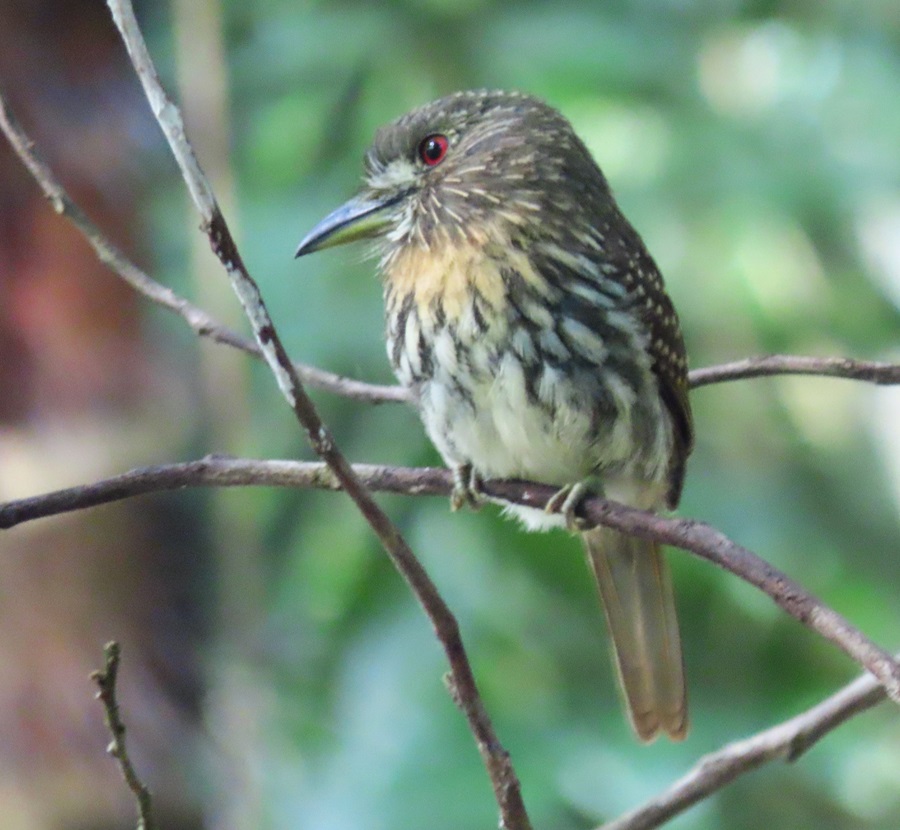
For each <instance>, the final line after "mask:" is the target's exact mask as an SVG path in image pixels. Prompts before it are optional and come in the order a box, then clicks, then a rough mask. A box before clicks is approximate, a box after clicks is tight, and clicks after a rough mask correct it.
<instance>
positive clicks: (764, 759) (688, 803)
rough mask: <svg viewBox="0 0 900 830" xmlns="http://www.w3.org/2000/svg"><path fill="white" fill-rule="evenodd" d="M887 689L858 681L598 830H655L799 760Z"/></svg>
mask: <svg viewBox="0 0 900 830" xmlns="http://www.w3.org/2000/svg"><path fill="white" fill-rule="evenodd" d="M897 657H898V659H900V655H898V656H897ZM884 698H885V691H884V687H883V686H879V685H878V683H877V682H876V681H875V679H874V678H873V677H871V675H863V676H862V677H858V678H857V679H856V680H854V681H853V682H852V683H850V684H848V685H847V686H845V687H844V688H843V689H841V690H840V691H839V692H836V693H835V694H833V695H831V697H828V698H826V699H825V700H823V701H822V702H821V703H819V704H817V705H816V706H813V707H812V708H811V709H807V710H806V711H805V712H802V713H801V714H799V715H796V716H795V717H793V718H791V719H790V720H787V721H784V723H780V724H778V725H777V726H773V727H771V728H769V729H766V730H764V731H763V732H759V733H757V734H756V735H753V736H752V737H750V738H746V739H745V740H742V741H735V742H734V743H731V744H728V745H727V746H725V747H723V748H722V749H720V750H718V751H717V752H713V753H710V754H709V755H706V756H704V757H703V758H701V759H700V760H699V761H698V762H697V764H695V766H694V767H693V768H692V769H691V770H690V772H688V773H687V775H685V776H683V777H682V778H680V779H679V780H678V781H676V782H675V783H673V784H672V785H671V786H670V787H669V788H668V789H666V790H665V791H664V792H662V793H660V794H659V795H657V796H656V797H654V798H653V799H651V800H650V801H648V802H647V803H646V804H644V805H642V806H641V807H639V808H637V809H636V810H632V811H631V812H629V813H626V814H625V815H623V816H620V817H619V818H617V819H614V820H613V821H609V822H607V823H606V824H604V825H603V826H602V827H600V828H598V830H652V828H654V827H660V826H661V825H663V824H664V823H665V822H667V821H668V820H669V819H670V818H672V817H673V816H676V815H678V814H679V813H683V812H684V811H685V810H687V809H688V808H689V807H692V806H693V805H694V804H696V803H697V802H698V801H702V800H703V799H704V798H707V797H708V796H710V795H712V793H714V792H716V791H717V790H720V789H722V788H723V787H724V786H726V785H727V784H730V783H731V782H732V781H734V780H735V779H736V778H738V777H739V776H741V775H743V774H744V773H746V772H750V771H751V770H754V769H757V768H758V767H761V766H762V765H763V764H767V763H769V762H770V761H777V760H783V761H786V762H792V761H796V760H797V759H798V758H799V757H800V756H801V755H803V754H804V753H805V752H807V751H808V750H809V749H811V748H812V746H813V745H814V744H816V743H817V742H818V741H819V740H821V739H822V738H823V737H824V736H825V735H827V734H828V733H829V732H831V731H832V730H833V729H836V728H837V727H838V726H840V725H841V724H842V723H844V722H845V721H847V720H849V719H850V718H852V717H853V716H854V715H858V714H859V713H860V712H865V711H866V710H867V709H871V708H872V707H873V706H876V705H877V704H879V703H881V702H882V701H883V700H884Z"/></svg>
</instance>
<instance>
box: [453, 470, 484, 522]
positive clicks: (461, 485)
mask: <svg viewBox="0 0 900 830" xmlns="http://www.w3.org/2000/svg"><path fill="white" fill-rule="evenodd" d="M483 501H484V493H483V492H482V489H481V477H480V476H479V475H478V473H476V472H475V470H474V469H472V465H471V464H460V465H459V466H457V467H454V468H453V492H451V493H450V509H451V510H454V511H455V510H461V509H462V508H463V507H469V508H471V509H472V510H480V509H481V504H482V502H483Z"/></svg>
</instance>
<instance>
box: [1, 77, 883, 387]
mask: <svg viewBox="0 0 900 830" xmlns="http://www.w3.org/2000/svg"><path fill="white" fill-rule="evenodd" d="M0 129H2V130H3V132H4V133H5V134H6V137H7V139H8V140H9V142H10V145H11V146H12V148H13V150H14V151H15V152H16V153H17V154H18V156H19V158H20V159H21V160H22V163H23V164H24V165H25V167H26V168H27V169H28V171H29V172H30V173H31V175H32V176H33V177H34V179H35V181H36V182H37V183H38V185H40V187H41V190H42V191H43V192H44V195H45V196H46V197H47V199H48V200H49V201H50V203H51V205H52V206H53V209H54V210H55V211H56V212H57V213H58V214H60V215H61V216H63V217H64V218H66V219H68V220H69V221H70V222H71V223H72V224H73V225H74V226H75V227H76V228H77V229H78V230H79V231H81V233H82V235H83V236H84V237H85V239H87V241H88V243H89V244H90V245H91V247H92V248H93V249H94V251H95V253H96V254H97V257H98V259H99V260H100V261H101V262H103V263H104V264H105V265H106V266H107V267H109V268H110V269H112V271H113V272H114V273H115V274H116V275H118V276H119V277H120V278H121V279H123V280H124V281H125V282H126V283H128V285H130V286H131V287H132V288H133V289H134V290H135V291H137V292H139V293H140V294H142V295H143V296H144V297H146V298H147V299H148V300H150V301H151V302H153V303H156V304H157V305H159V306H161V307H163V308H165V309H168V310H169V311H172V312H174V313H175V314H177V315H178V316H179V317H181V318H182V319H183V320H184V321H185V322H186V323H187V324H188V326H190V328H191V330H192V331H193V332H194V333H195V334H196V335H197V336H199V337H206V338H209V339H210V340H212V341H214V342H216V343H221V344H223V345H225V346H231V347H232V348H235V349H239V350H240V351H243V352H246V353H247V354H249V355H251V356H252V357H256V358H262V356H263V354H262V350H261V349H260V348H259V346H258V345H257V344H256V343H255V342H254V341H253V340H251V339H250V338H248V337H245V336H244V335H242V334H239V333H238V332H236V331H234V330H233V329H230V328H228V327H227V326H225V325H222V324H221V323H219V322H217V321H216V320H215V319H214V318H213V317H212V316H211V315H209V314H207V313H206V312H205V311H204V310H203V309H202V308H200V307H199V306H196V305H194V304H193V303H191V302H190V301H189V300H187V299H186V298H184V297H182V296H180V295H179V294H177V293H176V292H174V291H172V289H170V288H168V287H167V286H164V285H162V284H161V283H159V282H157V281H156V280H154V279H152V278H151V277H150V276H149V275H148V274H147V273H146V272H145V271H143V270H142V269H140V268H138V266H137V265H135V264H134V263H133V262H132V261H131V260H129V259H128V257H126V256H125V254H124V253H123V252H122V251H120V250H119V249H118V248H117V246H115V245H114V244H113V243H112V242H111V241H110V240H109V239H108V238H107V237H106V236H105V235H104V234H103V232H102V231H101V230H100V229H99V228H98V227H97V226H96V225H95V224H94V223H93V222H92V221H91V220H90V219H89V218H88V216H87V215H86V214H85V213H84V211H83V210H81V208H80V207H79V206H78V205H77V204H76V203H75V202H73V201H72V199H71V197H70V196H69V195H68V193H66V191H65V189H64V188H63V186H62V185H61V184H60V182H59V180H58V179H57V178H56V177H55V176H54V174H53V171H52V170H51V169H50V168H49V167H48V166H47V164H46V163H45V162H44V161H43V159H42V158H41V157H40V154H39V153H38V152H37V150H36V148H35V146H34V142H32V141H31V139H29V137H28V136H27V135H26V133H25V131H24V130H23V129H22V127H21V125H20V124H19V123H18V121H17V120H16V118H15V117H14V116H13V114H12V112H11V111H10V109H9V106H8V105H7V103H6V101H5V100H4V99H3V96H2V95H0ZM294 368H295V370H296V371H297V374H298V375H299V376H300V379H301V380H302V381H303V382H304V383H306V384H308V385H309V386H312V387H314V388H316V389H323V390H325V391H328V392H331V393H333V394H335V395H340V396H342V397H345V398H349V399H351V400H357V401H361V402H364V403H371V404H380V403H402V402H409V401H410V399H411V396H410V393H409V391H408V390H407V389H405V388H403V387H402V386H396V385H380V384H372V383H366V382H364V381H359V380H354V379H352V378H346V377H342V376H341V375H337V374H335V373H334V372H328V371H326V370H324V369H319V368H316V367H314V366H309V365H306V364H303V363H294ZM773 375H819V376H823V377H834V378H846V379H848V380H858V381H865V382H869V383H876V384H883V385H891V384H900V364H896V363H884V362H876V361H865V360H852V359H850V358H844V357H807V356H800V355H766V356H763V357H751V358H747V359H745V360H738V361H735V362H733V363H723V364H720V365H718V366H707V367H705V368H701V369H694V370H692V371H691V372H690V376H689V380H690V385H691V387H692V388H694V389H697V388H700V387H701V386H709V385H711V384H714V383H723V382H725V381H734V380H745V379H749V378H758V377H770V376H773Z"/></svg>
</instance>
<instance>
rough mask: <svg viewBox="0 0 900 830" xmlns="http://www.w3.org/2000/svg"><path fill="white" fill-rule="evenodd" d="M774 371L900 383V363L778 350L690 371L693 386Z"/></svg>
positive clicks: (760, 375) (761, 375)
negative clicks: (794, 353) (803, 355)
mask: <svg viewBox="0 0 900 830" xmlns="http://www.w3.org/2000/svg"><path fill="white" fill-rule="evenodd" d="M771 375H819V376H822V377H832V378H846V379H847V380H861V381H866V382H867V383H877V384H881V385H884V386H891V385H894V384H898V383H900V363H879V362H876V361H872V360H851V359H850V358H847V357H801V356H798V355H789V354H775V355H767V356H764V357H748V358H746V359H745V360H736V361H735V362H734V363H723V364H721V365H719V366H708V367H706V368H705V369H694V370H693V371H692V372H691V373H690V383H691V387H692V388H693V389H697V388H699V387H701V386H708V385H709V384H711V383H722V382H724V381H728V380H746V379H748V378H760V377H769V376H771Z"/></svg>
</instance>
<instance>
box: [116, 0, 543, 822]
mask: <svg viewBox="0 0 900 830" xmlns="http://www.w3.org/2000/svg"><path fill="white" fill-rule="evenodd" d="M107 5H108V6H109V9H110V11H111V12H112V16H113V20H114V22H115V24H116V26H117V28H118V29H119V32H120V34H121V36H122V40H123V42H124V44H125V47H126V49H127V50H128V54H129V56H130V57H131V62H132V64H133V65H134V68H135V71H136V72H137V75H138V78H139V80H140V82H141V85H142V86H143V88H144V92H145V94H146V96H147V100H148V101H149V103H150V107H151V109H152V110H153V113H154V115H155V116H156V120H157V121H158V123H159V125H160V127H161V128H162V131H163V134H164V135H165V137H166V140H167V141H168V143H169V147H170V148H171V150H172V154H173V155H174V156H175V159H176V161H177V162H178V166H179V168H180V169H181V173H182V177H183V178H184V181H185V184H186V185H187V187H188V190H189V191H190V194H191V197H192V199H193V201H194V204H195V206H196V208H197V211H198V212H199V214H200V216H201V219H202V226H203V230H204V231H205V233H206V234H207V236H208V237H209V240H210V245H211V246H212V249H213V252H214V253H215V254H216V256H217V257H218V258H219V260H220V261H221V262H222V265H223V266H224V267H225V271H226V273H227V275H228V278H229V280H230V282H231V286H232V288H233V289H234V291H235V293H236V294H237V296H238V299H239V300H240V303H241V306H242V307H243V309H244V313H245V314H246V315H247V318H248V319H249V320H250V323H251V325H252V327H253V334H254V336H255V338H256V341H257V343H258V344H259V347H260V349H261V350H262V353H263V356H264V358H265V360H266V362H267V363H268V365H269V368H270V369H271V371H272V374H273V375H274V376H275V380H276V381H277V383H278V386H279V388H280V389H281V393H282V395H283V396H284V398H285V399H286V400H287V402H288V404H289V405H290V407H291V409H292V410H293V412H294V415H295V416H296V418H297V421H298V422H299V424H300V425H301V426H302V428H303V429H304V430H305V431H306V434H307V437H308V439H309V442H310V444H311V446H312V447H313V449H314V450H315V452H316V454H317V455H318V456H319V457H320V458H321V459H322V460H323V461H324V462H325V463H326V464H327V465H328V467H329V468H330V470H331V472H332V473H333V474H334V476H335V478H336V479H337V480H338V481H339V482H340V484H341V487H342V488H343V489H344V491H345V492H346V493H347V495H349V496H350V498H351V499H353V501H354V502H355V504H356V506H357V507H358V509H359V511H360V512H361V513H362V515H363V516H364V517H365V519H366V521H368V523H369V525H370V526H371V527H372V529H373V531H374V532H375V534H376V535H377V536H378V538H379V539H380V540H381V543H382V545H383V547H384V549H385V551H386V552H387V554H388V556H389V557H390V558H391V560H392V562H393V563H394V566H395V567H396V568H397V570H398V571H399V572H400V573H401V574H402V576H403V578H404V579H405V580H406V581H407V583H408V584H409V586H410V588H411V589H412V590H413V592H414V593H415V595H416V598H417V599H418V600H419V602H420V604H421V605H422V608H423V609H424V611H425V613H426V615H427V616H428V618H429V619H430V620H431V623H432V625H433V626H434V629H435V632H436V634H437V636H438V639H439V640H440V642H441V645H442V646H443V648H444V651H445V653H446V657H447V661H448V663H449V664H450V672H451V676H452V682H453V686H454V688H455V690H456V692H457V695H456V696H455V699H456V701H457V702H458V704H459V705H460V708H461V710H462V712H463V714H464V715H465V717H466V720H467V722H468V725H469V729H470V730H471V732H472V734H473V736H474V737H475V742H476V744H477V746H478V749H479V751H480V753H481V757H482V761H483V762H484V765H485V768H486V770H487V772H488V776H489V777H490V780H491V784H492V785H493V788H494V797H495V799H496V801H497V805H498V807H499V809H500V820H501V826H502V827H504V828H507V829H508V830H530V827H531V824H530V821H529V819H528V814H527V813H526V811H525V804H524V802H523V801H522V795H521V788H520V785H519V780H518V778H517V777H516V774H515V771H514V770H513V767H512V764H511V762H510V759H509V754H508V753H507V752H506V750H505V749H504V748H503V747H502V745H501V744H500V741H499V739H498V738H497V735H496V733H495V731H494V727H493V725H492V723H491V720H490V718H489V717H488V715H487V712H486V711H485V709H484V705H483V703H482V700H481V697H480V694H479V692H478V687H477V685H476V683H475V677H474V674H473V673H472V668H471V666H470V664H469V661H468V658H467V656H466V652H465V649H464V647H463V643H462V638H461V637H460V632H459V625H458V623H457V621H456V618H455V617H454V616H453V614H452V612H451V611H450V609H449V607H448V606H447V604H446V603H445V602H444V600H443V598H442V597H441V596H440V594H439V593H438V591H437V588H436V587H435V585H434V583H433V582H432V581H431V578H430V577H429V576H428V574H427V573H426V571H425V569H424V568H423V567H422V565H421V563H420V562H419V560H418V559H417V558H416V557H415V555H414V554H413V552H412V550H411V549H410V548H409V546H408V545H407V543H406V541H405V540H404V539H403V537H402V536H401V535H400V532H399V531H398V530H397V528H396V527H395V526H394V525H393V524H392V523H391V521H390V519H389V518H388V517H387V515H386V514H385V513H384V511H383V510H382V509H381V508H380V507H379V506H378V504H377V503H376V502H375V500H374V499H373V498H372V495H371V493H370V492H369V491H368V489H367V488H366V486H365V485H364V484H363V483H362V481H360V479H359V478H358V477H357V475H356V474H355V473H354V471H353V468H352V467H351V466H350V464H349V462H348V461H347V459H346V458H345V457H344V455H343V454H342V453H341V452H340V450H339V449H338V448H337V445H336V444H335V442H334V439H333V438H332V436H331V434H330V432H329V431H328V429H327V427H326V426H325V424H324V423H323V422H322V420H321V418H320V417H319V414H318V412H317V411H316V409H315V406H314V405H313V402H312V401H311V400H310V398H309V396H308V395H307V393H306V390H305V389H304V388H303V384H302V382H301V380H300V378H299V376H298V374H297V372H296V370H295V369H294V366H293V363H292V362H291V360H290V358H289V357H288V354H287V352H286V350H285V348H284V345H283V344H282V342H281V339H280V338H279V336H278V333H277V331H276V330H275V326H274V324H273V322H272V319H271V316H270V315H269V312H268V309H267V308H266V306H265V303H264V302H263V299H262V295H261V294H260V291H259V287H258V286H257V284H256V282H255V281H254V280H253V279H252V278H251V277H250V274H249V272H248V271H247V269H246V267H245V266H244V263H243V261H242V259H241V255H240V253H239V252H238V249H237V246H236V244H235V242H234V239H233V238H232V236H231V232H230V230H229V228H228V225H227V223H226V222H225V219H224V217H223V216H222V213H221V211H220V209H219V206H218V204H217V203H216V199H215V196H214V195H213V193H212V190H211V188H210V186H209V182H208V181H207V179H206V177H205V176H204V174H203V171H202V170H201V169H200V165H199V163H198V162H197V159H196V157H195V155H194V151H193V149H192V148H191V146H190V144H189V143H188V141H187V138H186V137H185V130H184V122H183V120H182V117H181V113H180V112H179V110H178V107H176V106H175V104H174V103H173V102H172V101H171V100H170V99H169V98H168V96H167V95H166V93H165V91H164V90H163V88H162V86H161V85H160V83H159V78H158V75H157V72H156V68H155V66H154V65H153V61H152V59H151V57H150V54H149V52H148V51H147V46H146V44H145V43H144V39H143V36H142V34H141V32H140V28H139V27H138V23H137V20H136V19H135V16H134V10H133V9H132V7H131V3H130V2H129V0H108V3H107Z"/></svg>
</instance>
